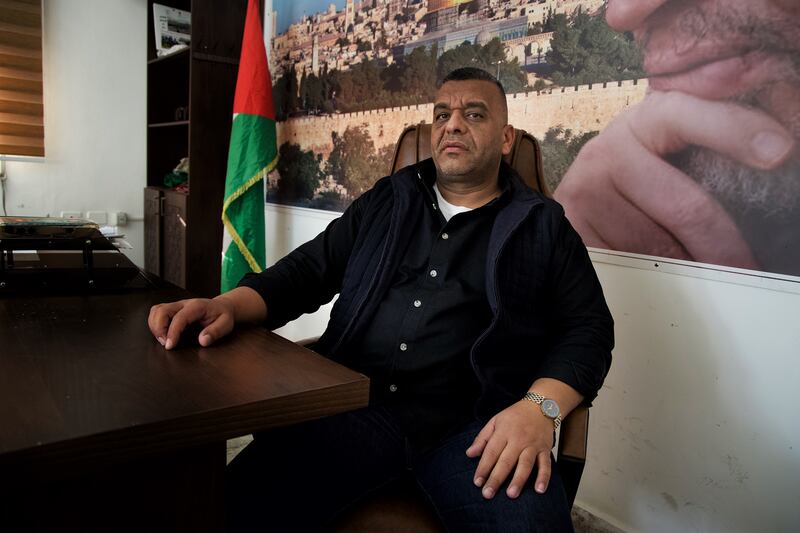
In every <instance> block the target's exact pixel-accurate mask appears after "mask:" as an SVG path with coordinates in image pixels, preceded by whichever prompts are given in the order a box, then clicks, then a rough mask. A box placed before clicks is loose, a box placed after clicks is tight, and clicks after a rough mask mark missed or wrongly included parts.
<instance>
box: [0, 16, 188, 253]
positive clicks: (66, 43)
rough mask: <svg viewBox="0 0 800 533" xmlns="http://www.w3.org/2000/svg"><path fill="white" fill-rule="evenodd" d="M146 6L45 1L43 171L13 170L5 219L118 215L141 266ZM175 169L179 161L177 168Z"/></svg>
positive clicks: (39, 165) (35, 165) (21, 166)
mask: <svg viewBox="0 0 800 533" xmlns="http://www.w3.org/2000/svg"><path fill="white" fill-rule="evenodd" d="M146 11H147V2H144V1H143V0H114V1H113V2H109V1H108V0H69V1H65V0H45V1H44V64H43V69H44V113H45V151H46V158H45V160H44V162H9V163H8V164H7V166H6V169H7V172H8V181H7V196H6V207H7V211H8V214H9V215H28V216H43V215H52V216H58V215H59V214H60V212H61V211H81V212H82V213H84V214H85V213H86V211H89V210H98V211H124V212H126V213H127V214H128V216H129V219H133V220H131V222H130V223H129V224H128V225H127V226H125V227H122V228H120V230H121V231H123V232H124V233H125V234H126V235H127V239H128V240H129V242H130V243H131V244H132V245H133V247H134V249H133V250H131V251H129V253H128V255H129V256H130V257H131V259H132V260H133V261H134V262H135V263H136V264H138V265H143V264H144V250H143V244H144V242H143V227H144V226H143V222H142V221H141V218H142V214H143V209H142V206H143V192H142V191H143V188H144V186H145V181H146V178H145V138H146V134H147V131H146V114H145V111H146V108H145V104H146V92H147V91H146V89H147V86H146V76H147V64H146V61H147V46H146V44H147V43H146V38H147V26H146V21H147V18H146ZM176 163H177V162H176Z"/></svg>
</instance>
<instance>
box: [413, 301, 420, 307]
mask: <svg viewBox="0 0 800 533" xmlns="http://www.w3.org/2000/svg"><path fill="white" fill-rule="evenodd" d="M421 305H422V302H421V301H419V300H414V307H420V306H421Z"/></svg>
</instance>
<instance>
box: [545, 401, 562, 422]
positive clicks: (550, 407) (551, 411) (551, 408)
mask: <svg viewBox="0 0 800 533" xmlns="http://www.w3.org/2000/svg"><path fill="white" fill-rule="evenodd" d="M559 411H560V410H559V408H558V404H557V403H556V402H555V401H553V400H545V401H543V402H542V412H543V413H544V414H545V415H547V416H549V417H550V418H555V417H557V416H558V413H559Z"/></svg>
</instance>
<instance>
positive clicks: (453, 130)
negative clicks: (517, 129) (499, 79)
mask: <svg viewBox="0 0 800 533" xmlns="http://www.w3.org/2000/svg"><path fill="white" fill-rule="evenodd" d="M504 99H505V97H504V96H503V95H501V94H500V90H499V89H498V87H497V86H495V85H494V84H493V83H491V82H488V81H483V80H467V81H450V82H447V83H445V84H444V85H442V87H441V89H439V91H438V93H437V94H436V99H435V104H434V108H433V126H432V128H431V154H432V155H433V161H434V163H435V164H436V170H437V174H438V179H440V180H444V181H449V182H452V183H463V184H475V185H477V184H481V183H485V182H487V181H489V180H495V179H497V169H498V168H499V165H500V159H501V157H502V156H503V155H505V154H508V153H509V152H510V151H511V146H512V144H513V142H514V133H513V128H512V127H511V126H509V125H508V113H507V112H506V110H505V105H504V104H505V102H504Z"/></svg>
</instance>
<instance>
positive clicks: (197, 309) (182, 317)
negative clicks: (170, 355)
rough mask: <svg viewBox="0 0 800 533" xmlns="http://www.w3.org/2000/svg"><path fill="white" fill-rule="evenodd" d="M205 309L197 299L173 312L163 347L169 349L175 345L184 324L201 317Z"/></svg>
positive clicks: (186, 324)
mask: <svg viewBox="0 0 800 533" xmlns="http://www.w3.org/2000/svg"><path fill="white" fill-rule="evenodd" d="M205 309H206V308H205V306H204V305H202V304H201V303H199V302H198V301H190V302H188V303H187V304H186V305H184V306H183V307H182V308H181V309H180V311H178V312H177V313H175V316H173V317H172V321H171V322H170V324H169V329H168V330H167V339H166V342H165V343H164V348H166V349H167V350H171V349H172V348H174V347H175V346H177V345H178V340H179V339H180V337H181V333H183V330H184V329H186V326H188V325H189V324H191V323H192V322H197V321H198V320H200V319H202V318H203V316H204V315H205Z"/></svg>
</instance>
